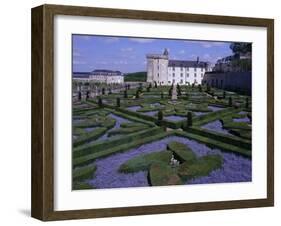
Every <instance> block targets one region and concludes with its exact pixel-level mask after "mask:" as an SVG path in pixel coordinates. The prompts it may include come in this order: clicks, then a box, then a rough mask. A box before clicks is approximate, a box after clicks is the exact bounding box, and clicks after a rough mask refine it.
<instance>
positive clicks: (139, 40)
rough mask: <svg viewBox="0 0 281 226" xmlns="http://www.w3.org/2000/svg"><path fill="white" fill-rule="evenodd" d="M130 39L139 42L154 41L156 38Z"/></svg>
mask: <svg viewBox="0 0 281 226" xmlns="http://www.w3.org/2000/svg"><path fill="white" fill-rule="evenodd" d="M130 41H132V42H137V43H151V42H154V41H155V39H151V38H130Z"/></svg>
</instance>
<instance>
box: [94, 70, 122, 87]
mask: <svg viewBox="0 0 281 226" xmlns="http://www.w3.org/2000/svg"><path fill="white" fill-rule="evenodd" d="M89 80H90V81H93V82H97V83H106V84H120V83H124V76H123V74H122V73H121V72H120V71H109V70H95V71H93V72H92V73H91V74H90V76H89Z"/></svg>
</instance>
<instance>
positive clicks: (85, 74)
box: [73, 72, 90, 78]
mask: <svg viewBox="0 0 281 226" xmlns="http://www.w3.org/2000/svg"><path fill="white" fill-rule="evenodd" d="M89 76H90V73H89V72H73V77H74V78H89Z"/></svg>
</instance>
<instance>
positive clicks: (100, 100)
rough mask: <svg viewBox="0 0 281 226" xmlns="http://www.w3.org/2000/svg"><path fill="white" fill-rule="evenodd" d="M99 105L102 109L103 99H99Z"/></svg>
mask: <svg viewBox="0 0 281 226" xmlns="http://www.w3.org/2000/svg"><path fill="white" fill-rule="evenodd" d="M98 105H99V107H102V99H101V97H99V99H98Z"/></svg>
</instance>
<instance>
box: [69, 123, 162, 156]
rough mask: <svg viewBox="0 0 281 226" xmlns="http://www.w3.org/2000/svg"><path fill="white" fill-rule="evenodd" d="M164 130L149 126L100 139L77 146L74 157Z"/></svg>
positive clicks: (140, 138)
mask: <svg viewBox="0 0 281 226" xmlns="http://www.w3.org/2000/svg"><path fill="white" fill-rule="evenodd" d="M162 132H163V130H162V129H161V128H160V127H154V128H149V129H146V130H143V131H140V132H137V133H134V134H130V135H127V136H124V137H121V138H118V137H117V138H116V137H113V138H110V139H107V140H106V141H98V142H96V143H95V144H86V145H83V146H80V147H77V148H75V149H74V150H73V157H74V158H77V157H81V156H84V155H88V154H92V153H95V152H99V151H103V150H106V149H110V148H113V147H116V146H118V145H122V144H126V143H130V142H133V141H135V140H142V139H144V138H145V137H149V136H154V135H156V134H158V133H162Z"/></svg>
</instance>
